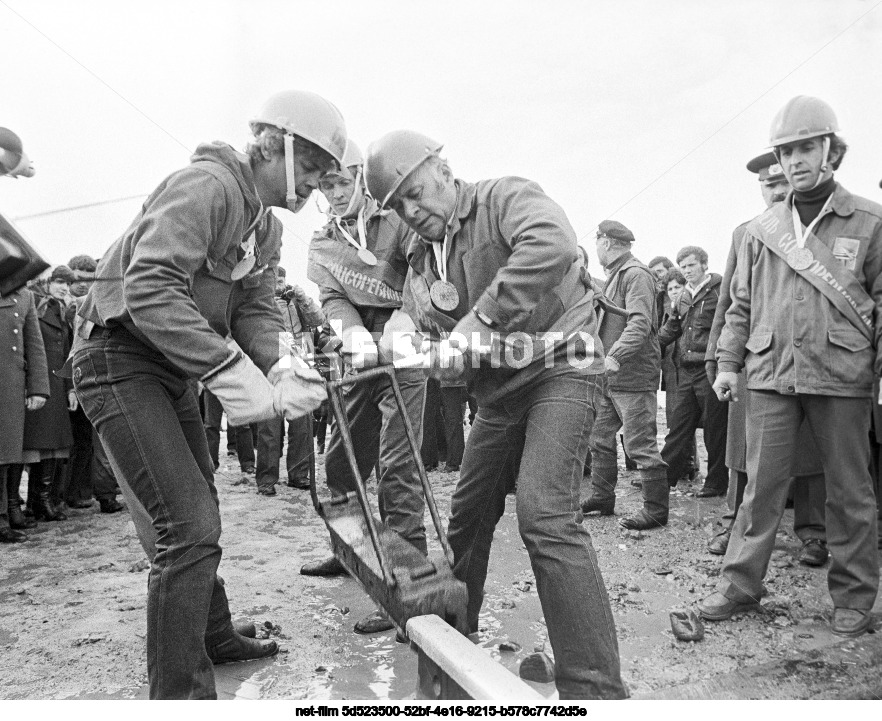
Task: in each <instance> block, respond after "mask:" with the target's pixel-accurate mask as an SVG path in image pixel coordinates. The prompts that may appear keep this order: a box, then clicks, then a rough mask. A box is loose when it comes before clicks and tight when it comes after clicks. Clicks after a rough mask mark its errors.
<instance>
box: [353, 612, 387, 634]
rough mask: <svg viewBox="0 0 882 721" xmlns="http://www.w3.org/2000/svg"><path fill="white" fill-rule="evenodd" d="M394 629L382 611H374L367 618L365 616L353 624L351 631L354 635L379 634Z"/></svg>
mask: <svg viewBox="0 0 882 721" xmlns="http://www.w3.org/2000/svg"><path fill="white" fill-rule="evenodd" d="M392 628H395V624H394V623H392V621H390V620H389V619H388V618H387V617H386V615H385V614H384V613H383V612H382V611H374V612H373V613H372V614H370V615H369V616H365V617H364V618H363V619H361V620H360V621H359V622H358V623H356V624H355V627H354V628H353V630H354V631H355V632H356V633H361V634H368V633H380V632H381V631H388V630H389V629H392Z"/></svg>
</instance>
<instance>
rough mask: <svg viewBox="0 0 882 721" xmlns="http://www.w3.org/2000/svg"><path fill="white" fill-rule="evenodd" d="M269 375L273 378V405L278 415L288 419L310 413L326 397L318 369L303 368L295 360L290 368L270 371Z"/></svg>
mask: <svg viewBox="0 0 882 721" xmlns="http://www.w3.org/2000/svg"><path fill="white" fill-rule="evenodd" d="M298 360H299V359H295V361H298ZM281 362H282V361H279V363H281ZM279 363H277V364H276V365H279ZM274 369H275V366H274ZM271 375H273V377H274V378H275V382H274V384H273V386H272V397H273V406H274V408H275V410H276V412H277V413H278V415H284V416H285V418H287V419H288V420H289V421H292V420H294V419H295V418H301V417H302V416H306V415H308V414H310V413H312V412H313V411H314V410H315V409H316V408H318V407H319V406H321V404H322V402H323V401H325V400H327V398H328V392H327V390H326V389H325V381H324V380H323V379H322V377H321V376H320V375H319V373H318V371H315V370H313V369H311V368H304V367H302V366H301V365H300V364H299V363H297V362H295V363H293V364H291V367H290V368H287V369H282V370H277V372H276V373H272V372H271Z"/></svg>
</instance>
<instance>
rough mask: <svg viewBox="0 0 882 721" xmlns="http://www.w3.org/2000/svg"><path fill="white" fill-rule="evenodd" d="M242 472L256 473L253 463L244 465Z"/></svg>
mask: <svg viewBox="0 0 882 721" xmlns="http://www.w3.org/2000/svg"><path fill="white" fill-rule="evenodd" d="M242 473H246V474H248V475H251V476H253V475H254V466H251V465H246V466H242Z"/></svg>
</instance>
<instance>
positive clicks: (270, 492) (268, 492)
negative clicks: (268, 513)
mask: <svg viewBox="0 0 882 721" xmlns="http://www.w3.org/2000/svg"><path fill="white" fill-rule="evenodd" d="M257 492H258V493H259V494H260V495H261V496H274V495H276V487H275V486H265V487H264V488H258V489H257Z"/></svg>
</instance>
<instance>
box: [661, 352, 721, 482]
mask: <svg viewBox="0 0 882 721" xmlns="http://www.w3.org/2000/svg"><path fill="white" fill-rule="evenodd" d="M678 370H679V373H678V375H679V379H678V383H677V396H676V401H675V403H674V408H675V411H674V418H673V423H672V425H671V427H670V428H669V429H668V435H667V438H665V445H664V448H662V458H663V459H664V460H665V463H667V464H668V481H669V482H670V483H671V484H672V485H675V484H676V483H677V481H678V480H680V479H681V478H683V477H684V476H686V475H687V474H688V473H689V453H690V449H691V448H692V446H693V443H694V441H695V429H696V428H698V427H699V426H700V425H701V422H702V418H703V419H704V446H705V448H706V449H707V476H706V477H705V481H704V485H705V486H706V487H708V488H714V489H717V490H721V491H725V490H726V489H727V488H728V486H729V472H728V470H727V469H726V432H727V428H728V425H729V415H728V412H729V411H728V407H727V405H726V404H725V403H723V402H722V401H720V400H719V399H718V398H717V394H716V393H714V391H713V389H712V388H711V384H710V382H709V381H708V379H707V375H706V374H705V372H704V366H703V365H696V366H694V367H693V366H683V367H681V368H679V369H678ZM696 461H697V459H696ZM696 465H697V464H696Z"/></svg>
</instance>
